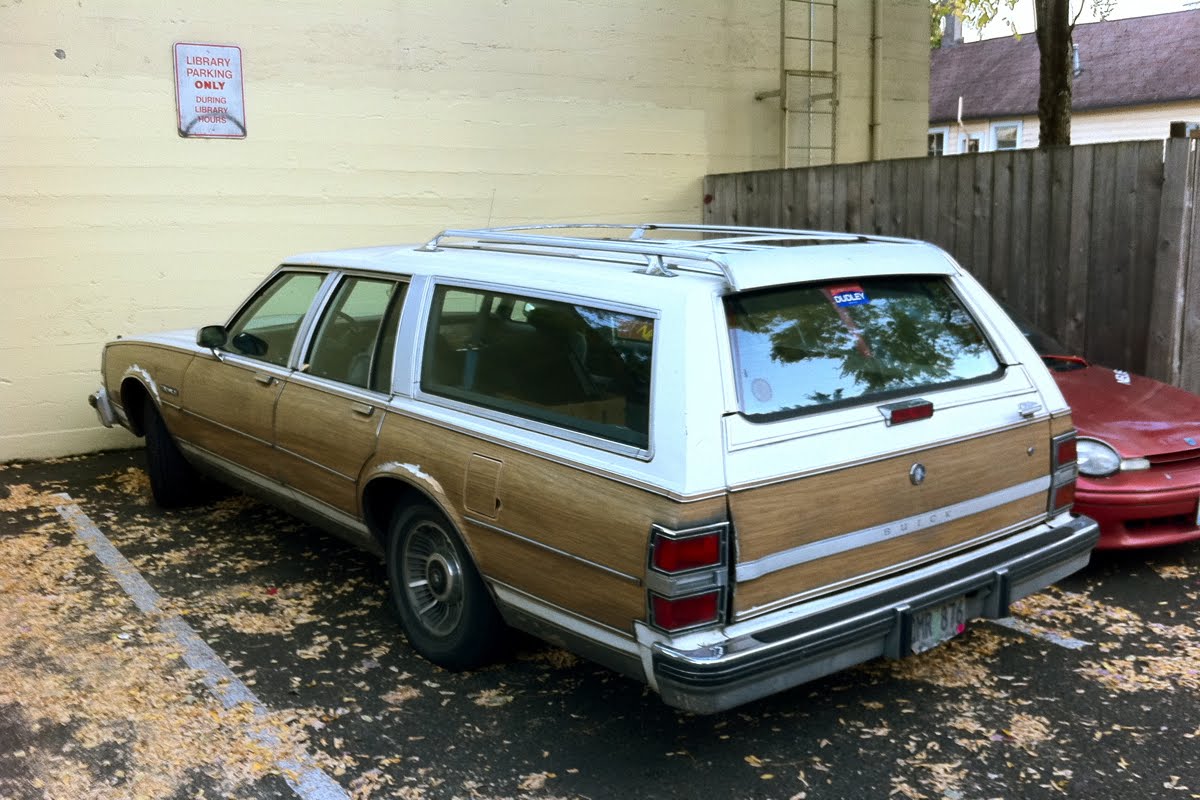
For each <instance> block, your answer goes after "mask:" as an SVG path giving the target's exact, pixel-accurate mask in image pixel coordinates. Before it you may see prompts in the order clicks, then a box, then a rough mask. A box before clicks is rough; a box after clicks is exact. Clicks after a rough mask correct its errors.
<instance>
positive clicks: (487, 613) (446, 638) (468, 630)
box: [387, 504, 507, 671]
mask: <svg viewBox="0 0 1200 800" xmlns="http://www.w3.org/2000/svg"><path fill="white" fill-rule="evenodd" d="M387 568H388V586H389V588H390V589H391V595H392V604H393V605H394V606H395V608H396V613H397V614H398V615H399V616H400V624H401V625H402V626H403V627H404V632H405V634H407V636H408V642H409V644H411V645H412V647H413V649H414V650H416V651H417V652H418V653H420V654H421V655H422V656H424V657H425V658H427V659H429V660H430V661H432V662H433V663H434V664H437V665H438V666H439V667H443V668H444V669H448V670H454V671H458V670H465V669H474V668H476V667H480V666H483V665H484V664H487V663H489V662H491V661H493V660H494V659H495V658H496V656H497V654H498V653H499V651H500V649H501V645H502V643H503V642H504V640H505V638H506V632H507V628H506V626H505V624H504V620H503V619H502V618H501V616H500V612H499V611H497V610H496V605H495V603H493V602H492V597H491V595H490V594H489V593H488V590H487V587H485V586H484V585H483V580H482V579H481V578H480V577H479V571H478V570H476V569H475V564H474V563H473V562H472V561H471V556H470V554H469V553H468V552H467V549H466V547H465V546H463V543H462V540H461V539H459V537H458V534H457V533H455V531H454V527H453V526H452V525H451V524H450V522H449V520H447V519H446V517H445V516H444V515H443V514H442V513H441V512H440V511H438V510H437V509H436V508H433V507H432V506H428V505H424V504H422V505H415V506H411V507H409V508H406V509H404V510H403V511H401V512H400V513H399V514H397V515H396V518H395V519H394V520H393V521H392V527H391V530H390V531H389V532H388V542H387Z"/></svg>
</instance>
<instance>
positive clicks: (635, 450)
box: [413, 391, 654, 461]
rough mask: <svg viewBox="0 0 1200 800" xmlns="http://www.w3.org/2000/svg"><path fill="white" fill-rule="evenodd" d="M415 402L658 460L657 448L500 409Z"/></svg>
mask: <svg viewBox="0 0 1200 800" xmlns="http://www.w3.org/2000/svg"><path fill="white" fill-rule="evenodd" d="M413 399H414V400H417V401H419V402H422V403H428V404H429V405H434V406H441V407H442V408H447V409H451V410H453V411H459V412H462V413H463V414H469V415H471V416H476V417H480V418H482V419H487V420H491V421H492V422H498V423H501V424H503V425H510V426H512V427H516V428H522V429H524V430H528V431H533V432H534V433H540V434H542V435H544V436H552V437H554V438H555V439H562V440H564V441H568V442H574V443H576V444H582V445H584V446H585V447H591V448H594V449H597V450H604V451H606V452H609V453H613V454H614V455H619V456H626V457H628V458H636V459H638V460H639V461H653V460H654V451H653V448H651V449H649V450H643V449H641V448H639V447H634V446H633V445H628V444H621V443H620V442H614V441H613V440H611V439H602V438H600V437H598V436H590V435H588V434H586V433H582V432H581V431H573V430H571V429H570V428H560V427H558V426H557V425H551V424H550V423H548V422H542V421H540V420H536V419H530V418H528V417H521V416H517V415H516V414H507V413H505V412H503V411H497V410H496V409H492V408H486V407H484V406H477V405H475V404H473V403H467V402H465V401H461V400H453V399H451V398H449V397H442V396H441V395H437V394H429V393H428V392H425V391H418V392H417V393H416V395H415V396H414V397H413ZM472 435H475V434H474V432H472Z"/></svg>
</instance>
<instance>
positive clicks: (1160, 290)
mask: <svg viewBox="0 0 1200 800" xmlns="http://www.w3.org/2000/svg"><path fill="white" fill-rule="evenodd" d="M1194 160H1195V159H1194V156H1193V154H1192V147H1191V144H1190V143H1189V141H1188V140H1187V139H1168V140H1167V141H1166V148H1165V152H1164V158H1163V184H1162V206H1161V208H1162V211H1161V213H1160V215H1159V221H1158V248H1157V252H1156V255H1155V260H1154V281H1153V289H1152V293H1151V299H1150V320H1151V330H1150V335H1149V336H1148V337H1147V341H1146V373H1147V374H1148V375H1150V377H1152V378H1158V379H1159V380H1161V381H1165V382H1166V383H1170V384H1174V385H1176V386H1179V385H1180V381H1181V378H1182V377H1183V376H1182V353H1183V333H1184V330H1183V328H1184V319H1183V316H1184V294H1185V289H1186V287H1187V266H1188V262H1189V261H1190V260H1192V259H1191V258H1190V256H1191V255H1192V254H1191V253H1190V251H1191V249H1192V248H1191V229H1192V223H1193V218H1194V216H1195V198H1194V197H1193V193H1194V191H1195V189H1196V186H1195V183H1194V179H1193V173H1194V172H1195V169H1194V164H1193V163H1192V162H1193V161H1194ZM1196 282H1200V275H1198V276H1197V278H1196Z"/></svg>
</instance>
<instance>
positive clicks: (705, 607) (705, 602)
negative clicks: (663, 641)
mask: <svg viewBox="0 0 1200 800" xmlns="http://www.w3.org/2000/svg"><path fill="white" fill-rule="evenodd" d="M650 601H651V602H650V612H651V619H650V622H651V623H652V624H653V625H654V626H655V627H657V628H661V629H663V630H664V631H678V630H683V629H685V628H697V627H700V626H702V625H709V624H712V623H714V622H719V621H720V619H721V592H720V590H716V591H712V592H704V593H703V594H694V595H691V596H690V597H660V596H659V595H656V594H653V595H651V596H650Z"/></svg>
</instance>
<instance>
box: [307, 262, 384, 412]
mask: <svg viewBox="0 0 1200 800" xmlns="http://www.w3.org/2000/svg"><path fill="white" fill-rule="evenodd" d="M403 295H404V284H401V283H397V282H396V281H389V280H378V279H375V278H356V277H350V278H345V279H343V281H342V283H341V284H340V285H339V286H338V288H337V291H336V292H335V293H334V295H333V299H332V300H331V301H330V303H329V307H328V308H327V309H326V310H325V313H324V316H323V317H322V318H321V321H320V323H319V324H318V325H317V333H316V336H314V337H313V343H312V347H311V348H310V350H309V353H308V357H307V358H306V359H305V364H306V366H305V368H304V369H305V371H306V372H308V373H309V374H310V375H315V376H317V377H318V378H326V379H328V380H333V381H338V382H340V383H348V384H350V385H351V386H358V387H361V388H363V389H366V388H370V389H373V390H375V391H377V392H386V391H388V387H389V386H390V384H391V375H392V356H393V353H394V351H395V349H396V325H397V322H398V311H399V308H400V302H399V301H400V298H401V297H402V296H403Z"/></svg>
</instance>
